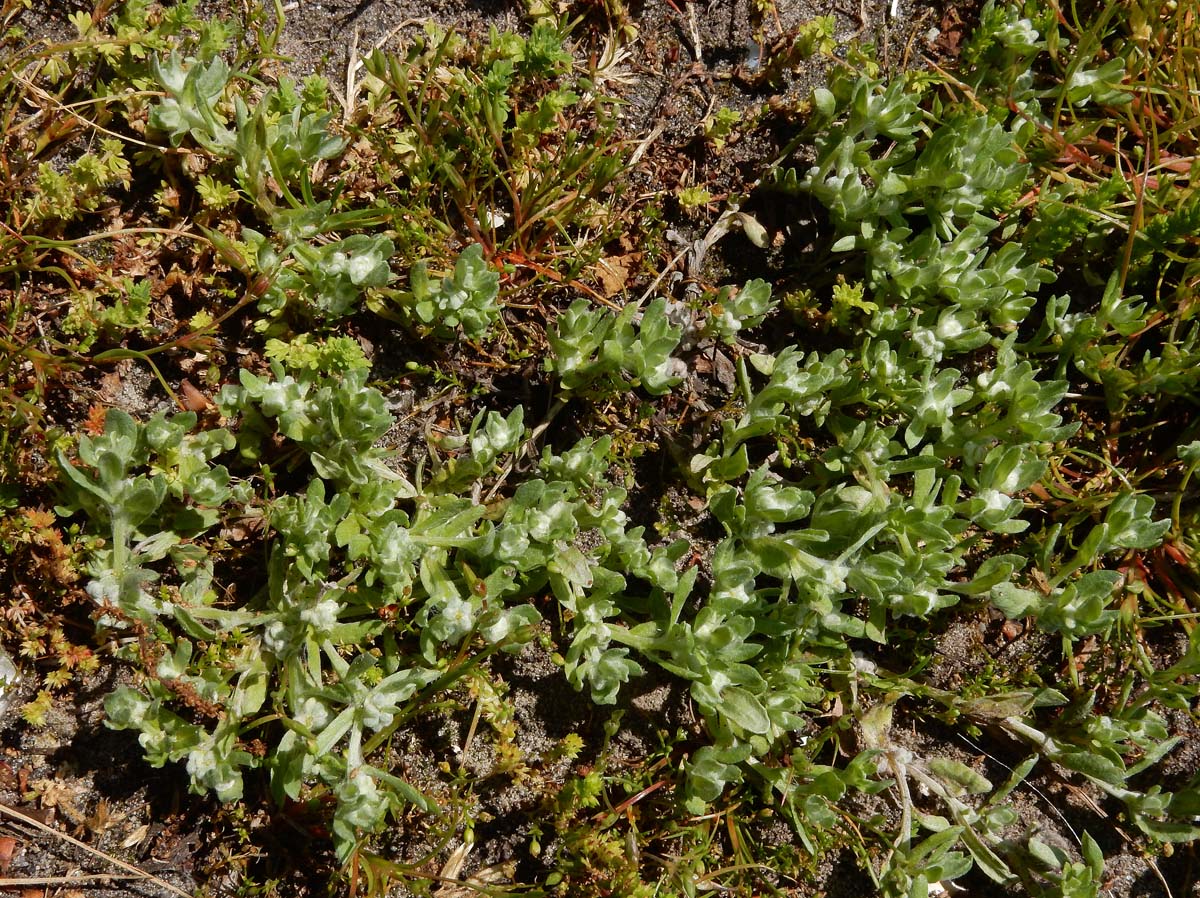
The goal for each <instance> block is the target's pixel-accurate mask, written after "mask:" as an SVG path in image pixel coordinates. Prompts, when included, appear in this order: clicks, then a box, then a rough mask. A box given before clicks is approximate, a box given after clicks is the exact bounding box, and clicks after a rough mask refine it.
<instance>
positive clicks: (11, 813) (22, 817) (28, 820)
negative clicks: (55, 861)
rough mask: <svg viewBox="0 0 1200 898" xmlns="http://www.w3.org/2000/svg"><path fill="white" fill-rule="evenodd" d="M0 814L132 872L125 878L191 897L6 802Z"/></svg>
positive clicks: (183, 897)
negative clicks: (140, 880)
mask: <svg viewBox="0 0 1200 898" xmlns="http://www.w3.org/2000/svg"><path fill="white" fill-rule="evenodd" d="M0 815H3V816H5V817H8V818H10V819H12V820H19V821H20V822H21V823H24V824H27V825H28V826H32V827H34V828H35V829H38V830H41V831H42V832H44V833H46V834H47V835H50V836H53V837H54V838H56V839H59V840H60V841H63V842H66V843H68V844H70V845H73V846H75V847H76V848H81V849H83V850H84V851H86V852H87V853H88V854H90V855H92V856H93V857H97V858H100V859H101V860H103V861H107V862H108V863H110V864H112V865H113V866H115V867H120V868H121V869H122V870H124V871H126V872H127V873H130V874H132V875H131V876H129V877H125V878H127V879H143V880H145V881H147V882H152V883H154V884H155V885H157V886H161V887H162V888H164V889H166V890H167V891H168V892H170V893H171V894H173V895H179V896H180V898H192V896H191V893H190V892H185V891H183V889H181V888H179V887H178V886H173V885H171V883H169V882H167V881H166V880H165V879H159V878H158V877H157V876H155V875H154V874H153V873H147V872H146V871H145V870H140V869H138V868H137V867H135V866H133V864H127V863H125V862H124V861H123V860H121V859H120V858H115V857H113V856H112V855H111V854H105V853H104V852H103V851H100V850H99V849H96V848H93V847H92V846H91V845H86V844H84V843H83V842H80V841H79V840H78V839H73V838H71V837H70V836H68V835H67V834H66V833H61V832H59V831H58V830H56V829H55V828H54V827H52V826H47V825H46V824H45V823H42V821H40V820H38V819H37V818H36V817H30V816H29V815H28V814H26V813H23V812H22V811H18V810H17V809H16V808H10V807H9V806H8V805H6V804H0ZM98 875H104V874H98ZM52 878H57V877H49V878H47V880H42V881H43V882H47V884H49V883H48V879H52ZM66 879H68V880H69V881H70V882H78V881H79V880H80V877H74V878H70V877H66ZM12 882H15V881H14V880H0V886H4V885H7V884H9V883H12Z"/></svg>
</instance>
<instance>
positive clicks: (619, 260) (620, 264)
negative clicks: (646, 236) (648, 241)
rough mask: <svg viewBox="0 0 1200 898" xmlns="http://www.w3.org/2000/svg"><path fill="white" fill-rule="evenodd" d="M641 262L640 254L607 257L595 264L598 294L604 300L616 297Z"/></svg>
mask: <svg viewBox="0 0 1200 898" xmlns="http://www.w3.org/2000/svg"><path fill="white" fill-rule="evenodd" d="M641 261H642V254H641V253H625V254H624V255H622V256H609V257H608V258H606V259H601V260H600V261H599V262H597V263H596V265H595V270H596V278H597V279H598V280H599V281H600V292H601V293H602V294H603V295H604V298H605V299H609V298H610V297H613V296H616V295H617V294H618V293H620V292H622V291H623V290H624V289H625V286H626V284H628V283H629V278H630V276H631V275H632V274H633V273H634V272H635V271H637V269H638V266H639V265H640V264H641Z"/></svg>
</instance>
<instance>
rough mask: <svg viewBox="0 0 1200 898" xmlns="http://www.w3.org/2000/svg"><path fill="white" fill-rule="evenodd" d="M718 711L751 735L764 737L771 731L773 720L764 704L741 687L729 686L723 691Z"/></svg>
mask: <svg viewBox="0 0 1200 898" xmlns="http://www.w3.org/2000/svg"><path fill="white" fill-rule="evenodd" d="M717 710H719V711H720V713H722V714H724V715H725V716H726V717H728V718H729V719H730V721H732V722H733V723H734V724H735V725H737V726H739V727H741V728H742V729H743V730H746V731H747V732H749V733H755V734H757V735H763V734H765V733H769V732H770V731H771V718H770V717H768V716H767V712H766V709H765V708H763V706H762V703H761V702H760V701H759V700H758V698H757V697H755V696H754V695H753V694H752V693H750V692H749V691H747V690H746V689H743V688H741V687H740V686H727V687H726V688H725V689H723V690H722V691H721V705H720V707H719V708H718V709H717Z"/></svg>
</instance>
